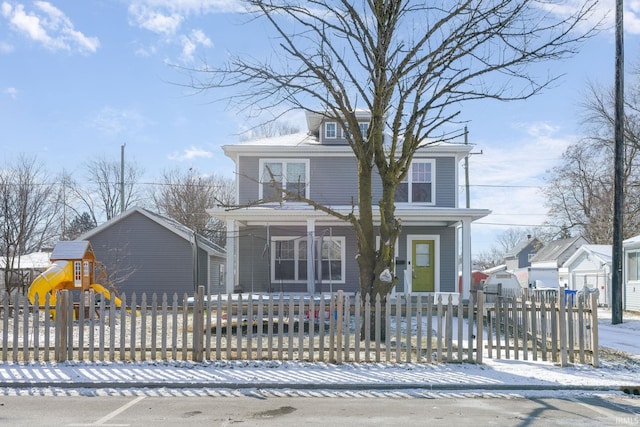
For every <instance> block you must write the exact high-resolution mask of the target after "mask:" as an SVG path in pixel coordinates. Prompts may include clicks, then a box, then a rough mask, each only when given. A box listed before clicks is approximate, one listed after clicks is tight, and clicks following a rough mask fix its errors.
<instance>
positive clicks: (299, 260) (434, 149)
mask: <svg viewBox="0 0 640 427" xmlns="http://www.w3.org/2000/svg"><path fill="white" fill-rule="evenodd" d="M359 114H360V115H361V124H360V126H361V127H362V129H363V130H366V127H367V126H368V123H369V114H368V113H366V112H361V113H359ZM307 124H308V132H307V133H298V134H292V135H286V136H280V137H274V138H268V139H261V140H254V141H247V142H243V143H238V144H233V145H225V146H223V150H224V152H225V154H226V155H227V156H228V157H230V158H231V159H232V160H233V161H234V162H235V167H236V171H235V172H236V189H237V190H236V191H237V194H236V202H237V204H238V206H240V208H234V209H225V208H224V207H215V208H212V209H209V210H208V211H207V212H208V213H209V214H210V215H212V216H214V217H216V218H219V219H221V220H224V221H226V226H227V243H226V250H227V260H226V266H227V282H226V285H227V292H234V291H235V292H237V291H242V292H309V293H317V292H328V291H336V290H338V289H342V290H344V291H347V292H355V291H357V290H358V289H359V286H358V283H359V282H358V266H357V261H356V256H357V246H356V236H355V233H354V231H353V229H352V228H351V225H350V224H349V223H346V222H344V221H341V220H339V219H337V218H335V217H333V216H330V215H328V214H326V213H324V212H321V211H319V210H317V209H314V208H313V207H312V206H309V205H307V204H303V203H296V202H291V201H282V198H279V197H272V196H274V194H273V192H274V189H273V185H271V183H272V180H276V181H277V182H278V183H280V185H281V188H286V189H287V191H297V192H300V194H302V195H304V196H305V197H306V198H309V199H312V200H314V201H315V202H318V203H321V204H323V205H326V206H330V207H331V208H333V209H334V210H337V211H339V212H342V213H344V214H347V213H349V212H351V211H352V206H353V205H354V203H355V202H356V201H357V200H358V194H357V182H358V172H357V162H356V159H355V156H354V154H353V151H352V150H351V148H350V146H349V145H348V144H347V141H346V139H345V138H344V130H343V129H341V128H340V126H339V125H338V123H337V122H335V121H331V120H328V119H327V118H326V117H324V116H322V115H319V114H314V113H307ZM470 150H471V147H470V146H469V145H464V144H451V143H439V144H434V145H431V146H429V147H425V148H423V149H421V150H420V151H419V152H417V153H416V155H415V156H414V159H413V163H412V165H411V171H410V173H408V174H407V178H406V179H405V181H404V182H403V183H402V184H401V185H400V186H399V188H398V191H397V194H396V216H397V217H398V218H399V219H400V220H401V221H402V234H401V236H400V237H399V240H398V242H397V244H396V264H395V275H396V276H397V277H398V279H399V281H398V285H397V286H396V289H395V291H396V292H406V293H427V292H457V290H458V285H457V284H458V269H459V268H460V266H459V263H458V260H459V259H462V271H463V274H462V278H463V280H462V289H463V295H468V291H469V285H470V278H471V250H470V246H471V223H472V222H473V221H475V220H477V219H479V218H483V217H485V216H486V215H488V214H489V213H490V211H489V210H486V209H465V208H460V207H459V206H458V188H459V185H458V167H459V163H460V161H461V160H462V159H464V158H465V156H467V155H468V153H469V151H470ZM381 194H382V186H381V183H380V181H379V180H378V182H374V197H373V200H377V199H378V198H379V197H380V196H381ZM269 198H272V199H273V200H274V201H273V202H271V203H269V202H266V203H260V204H255V202H256V201H258V200H261V201H264V200H265V199H269ZM374 212H376V213H377V212H378V209H377V207H376V208H375V209H374ZM356 214H357V208H356ZM464 272H466V274H464Z"/></svg>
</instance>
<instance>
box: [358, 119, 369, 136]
mask: <svg viewBox="0 0 640 427" xmlns="http://www.w3.org/2000/svg"><path fill="white" fill-rule="evenodd" d="M358 125H359V126H360V133H361V134H362V137H363V138H366V137H367V132H368V131H369V123H368V122H360V123H358Z"/></svg>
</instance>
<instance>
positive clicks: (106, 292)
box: [89, 283, 122, 307]
mask: <svg viewBox="0 0 640 427" xmlns="http://www.w3.org/2000/svg"><path fill="white" fill-rule="evenodd" d="M89 287H90V288H91V289H93V290H94V291H96V292H97V293H99V294H101V295H104V297H105V298H106V299H108V300H109V301H113V302H115V303H116V307H121V306H122V301H120V298H118V297H117V296H115V295H114V296H113V297H112V296H111V292H109V290H108V289H107V288H105V287H104V286H102V285H99V284H98V283H92V284H91V285H89Z"/></svg>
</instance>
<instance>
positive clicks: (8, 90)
mask: <svg viewBox="0 0 640 427" xmlns="http://www.w3.org/2000/svg"><path fill="white" fill-rule="evenodd" d="M4 93H6V94H7V95H9V97H10V98H11V99H16V98H17V97H18V89H16V88H15V87H8V88H6V89H5V90H4Z"/></svg>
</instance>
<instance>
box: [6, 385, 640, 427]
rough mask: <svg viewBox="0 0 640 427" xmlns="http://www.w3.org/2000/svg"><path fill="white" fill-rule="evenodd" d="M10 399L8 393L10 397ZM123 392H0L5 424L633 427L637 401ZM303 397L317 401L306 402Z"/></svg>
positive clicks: (602, 396) (613, 396) (514, 395)
mask: <svg viewBox="0 0 640 427" xmlns="http://www.w3.org/2000/svg"><path fill="white" fill-rule="evenodd" d="M12 394H13V395H12ZM161 394H162V393H159V392H158V391H153V390H147V391H145V390H130V391H126V390H122V391H118V392H115V393H112V394H109V393H108V392H106V393H104V395H101V394H100V393H93V392H92V393H89V394H88V395H74V393H70V392H64V393H62V394H57V393H55V392H53V393H52V392H47V391H44V392H43V391H42V390H36V389H30V390H22V391H21V392H19V393H16V394H14V393H11V392H8V391H7V390H4V392H3V393H2V394H0V425H3V426H4V425H6V426H29V427H33V426H34V425H37V426H154V427H161V426H176V425H180V426H205V425H206V426H231V425H240V426H279V427H282V426H370V425H380V426H387V425H409V424H408V423H411V424H412V425H429V426H432V425H433V426H439V425H441V426H450V425H452V423H453V425H461V426H462V425H474V426H548V425H571V426H575V425H580V426H609V425H610V426H623V425H630V426H640V398H639V397H634V396H628V395H625V394H623V393H614V392H607V393H599V394H590V393H586V392H580V393H575V394H571V395H568V394H567V393H563V394H562V395H553V394H549V395H544V394H543V393H538V394H536V393H534V394H531V393H527V392H523V393H518V392H509V393H433V394H432V395H430V397H417V398H416V397H411V395H407V394H403V392H402V391H389V392H375V393H374V392H371V393H365V392H349V391H342V392H335V391H330V392H329V391H317V392H315V393H311V394H306V395H305V394H304V393H302V392H291V393H289V392H287V391H260V390H254V391H252V392H247V393H245V394H242V395H238V394H236V393H234V392H233V391H220V390H219V391H194V390H167V391H166V395H164V396H163V395H161ZM310 395H313V396H316V397H308V396H310Z"/></svg>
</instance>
